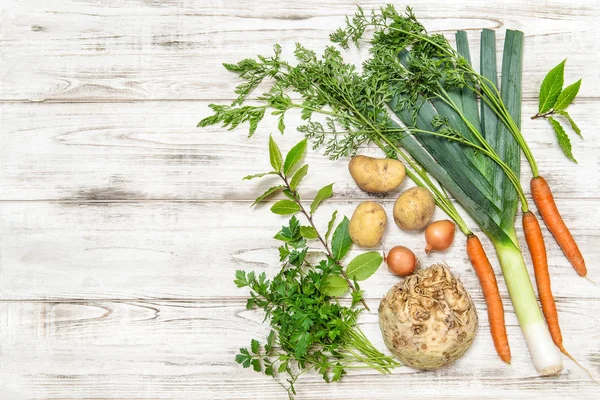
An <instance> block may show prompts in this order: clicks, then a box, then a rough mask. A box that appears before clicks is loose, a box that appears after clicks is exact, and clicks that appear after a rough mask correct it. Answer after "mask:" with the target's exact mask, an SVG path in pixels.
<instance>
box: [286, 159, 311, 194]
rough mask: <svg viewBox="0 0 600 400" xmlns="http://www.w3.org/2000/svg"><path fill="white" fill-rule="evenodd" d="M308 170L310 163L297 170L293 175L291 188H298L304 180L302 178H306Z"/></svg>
mask: <svg viewBox="0 0 600 400" xmlns="http://www.w3.org/2000/svg"><path fill="white" fill-rule="evenodd" d="M307 172H308V164H305V165H303V166H302V167H301V168H300V169H299V170H298V171H296V173H295V174H294V176H293V177H292V180H291V181H290V188H291V189H292V190H296V189H297V188H298V185H299V184H300V182H302V179H304V177H305V176H306V174H307Z"/></svg>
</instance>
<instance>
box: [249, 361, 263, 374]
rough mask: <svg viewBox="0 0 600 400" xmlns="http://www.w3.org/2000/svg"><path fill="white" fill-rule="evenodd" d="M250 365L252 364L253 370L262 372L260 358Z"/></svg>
mask: <svg viewBox="0 0 600 400" xmlns="http://www.w3.org/2000/svg"><path fill="white" fill-rule="evenodd" d="M250 363H251V364H252V369H254V371H256V372H260V370H261V368H260V360H259V359H258V358H255V359H254V360H252V361H251V362H250Z"/></svg>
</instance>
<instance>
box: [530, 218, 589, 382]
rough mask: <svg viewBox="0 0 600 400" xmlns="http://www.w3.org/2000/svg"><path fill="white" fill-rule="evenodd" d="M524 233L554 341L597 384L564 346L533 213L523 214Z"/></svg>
mask: <svg viewBox="0 0 600 400" xmlns="http://www.w3.org/2000/svg"><path fill="white" fill-rule="evenodd" d="M523 233H524V234H525V240H526V241H527V247H528V248H529V253H530V254H531V261H532V262H533V273H534V274H535V283H536V286H537V290H538V295H539V296H540V303H542V312H543V313H544V317H545V318H546V323H547V324H548V329H549V330H550V335H551V336H552V341H553V342H554V344H555V345H556V346H557V347H558V348H559V349H560V351H561V352H562V353H563V354H564V355H566V356H567V357H569V358H570V359H571V360H572V361H573V362H574V363H575V364H577V365H578V366H579V367H580V368H582V369H583V370H584V371H586V372H587V373H588V375H589V376H590V377H591V378H592V380H593V381H594V382H596V383H597V381H596V380H595V379H594V377H593V376H592V374H591V373H590V371H588V370H587V369H586V368H585V367H583V366H582V365H581V364H579V363H578V362H577V360H576V359H575V358H574V357H573V356H571V355H570V354H569V353H568V352H567V350H566V349H565V347H564V345H563V338H562V333H561V331H560V325H559V324H558V312H557V311H556V303H555V302H554V296H553V295H552V288H551V285H550V274H549V272H548V257H547V256H546V245H545V244H544V236H543V235H542V229H541V228H540V224H539V222H538V220H537V218H536V217H535V215H534V214H533V213H532V212H531V211H527V212H526V213H524V214H523Z"/></svg>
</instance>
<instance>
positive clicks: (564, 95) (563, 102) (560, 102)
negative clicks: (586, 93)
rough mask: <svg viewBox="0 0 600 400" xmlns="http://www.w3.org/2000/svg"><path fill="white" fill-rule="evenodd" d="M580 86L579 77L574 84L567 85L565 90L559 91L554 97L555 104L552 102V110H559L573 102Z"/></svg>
mask: <svg viewBox="0 0 600 400" xmlns="http://www.w3.org/2000/svg"><path fill="white" fill-rule="evenodd" d="M580 86H581V79H580V80H578V81H577V82H575V83H574V84H572V85H569V86H567V87H566V88H565V90H563V91H562V92H560V94H559V95H558V99H556V104H554V107H553V108H554V110H556V111H559V110H564V109H565V108H567V107H568V106H569V105H570V104H571V103H572V102H573V100H574V99H575V96H577V93H579V87H580Z"/></svg>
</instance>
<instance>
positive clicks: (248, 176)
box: [242, 171, 276, 181]
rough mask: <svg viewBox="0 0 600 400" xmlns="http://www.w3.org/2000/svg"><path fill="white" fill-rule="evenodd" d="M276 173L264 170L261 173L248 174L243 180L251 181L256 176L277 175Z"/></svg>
mask: <svg viewBox="0 0 600 400" xmlns="http://www.w3.org/2000/svg"><path fill="white" fill-rule="evenodd" d="M275 174H276V173H275V172H273V171H271V172H263V173H261V174H254V175H247V176H245V177H243V178H242V180H243V181H249V180H250V179H254V178H262V177H263V176H267V175H275Z"/></svg>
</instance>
